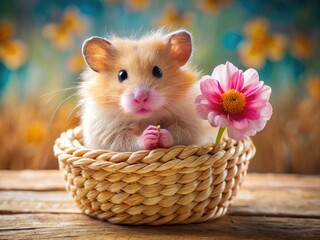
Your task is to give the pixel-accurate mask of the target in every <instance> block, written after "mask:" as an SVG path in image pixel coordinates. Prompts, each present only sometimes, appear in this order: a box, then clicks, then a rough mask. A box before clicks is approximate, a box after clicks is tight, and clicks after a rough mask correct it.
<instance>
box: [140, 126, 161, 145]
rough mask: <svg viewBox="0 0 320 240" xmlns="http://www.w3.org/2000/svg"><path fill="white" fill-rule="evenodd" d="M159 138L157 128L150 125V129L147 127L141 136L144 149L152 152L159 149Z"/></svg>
mask: <svg viewBox="0 0 320 240" xmlns="http://www.w3.org/2000/svg"><path fill="white" fill-rule="evenodd" d="M160 132H161V131H160ZM159 136H160V133H159V131H158V128H157V127H156V126H152V125H150V126H149V127H147V128H146V129H145V130H144V131H143V133H142V135H141V138H142V145H143V148H144V149H147V150H152V149H155V148H157V147H159V144H158V142H159Z"/></svg>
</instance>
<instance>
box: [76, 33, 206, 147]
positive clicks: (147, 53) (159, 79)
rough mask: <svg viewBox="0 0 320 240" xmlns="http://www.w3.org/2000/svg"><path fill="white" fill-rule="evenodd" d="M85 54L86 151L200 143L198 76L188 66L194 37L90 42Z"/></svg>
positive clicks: (177, 35) (82, 93)
mask: <svg viewBox="0 0 320 240" xmlns="http://www.w3.org/2000/svg"><path fill="white" fill-rule="evenodd" d="M82 53H83V57H84V59H85V61H86V63H87V65H88V68H87V70H85V71H84V73H83V74H82V77H83V80H84V81H83V82H82V83H81V86H80V96H81V107H82V110H81V124H82V127H83V140H84V144H85V146H86V147H88V148H93V149H110V150H113V151H136V150H140V149H153V148H156V147H170V146H172V145H177V144H184V145H190V144H197V143H199V138H200V136H201V134H202V129H201V125H202V123H201V121H202V120H201V119H200V118H199V117H197V116H196V113H195V110H194V99H195V95H196V93H195V91H194V90H193V89H194V87H193V86H194V83H195V80H196V79H197V77H198V76H197V74H196V72H195V71H193V70H191V68H190V67H188V66H187V62H188V60H189V58H190V56H191V53H192V40H191V35H190V33H188V32H187V31H184V30H180V31H176V32H173V33H169V34H167V35H165V34H163V33H162V32H156V33H152V34H149V35H147V36H145V37H143V38H141V39H139V40H132V39H121V38H116V37H113V38H112V39H110V40H106V39H103V38H99V37H92V38H89V39H87V40H86V41H85V42H84V44H83V47H82ZM158 125H160V126H161V129H160V128H159V126H158Z"/></svg>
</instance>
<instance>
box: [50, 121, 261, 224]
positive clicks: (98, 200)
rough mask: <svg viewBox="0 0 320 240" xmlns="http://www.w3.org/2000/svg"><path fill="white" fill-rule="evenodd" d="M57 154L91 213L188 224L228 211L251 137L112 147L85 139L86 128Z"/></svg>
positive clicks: (67, 138) (64, 141) (69, 135)
mask: <svg viewBox="0 0 320 240" xmlns="http://www.w3.org/2000/svg"><path fill="white" fill-rule="evenodd" d="M54 154H55V156H56V157H57V158H58V160H59V167H60V170H61V171H62V172H63V175H64V178H65V180H66V189H67V191H69V192H71V194H72V196H73V198H74V200H75V202H76V203H77V204H78V206H79V207H80V208H81V209H82V210H83V212H84V213H85V214H87V215H90V216H92V217H95V218H99V219H102V220H105V221H108V222H110V223H114V224H134V225H138V224H148V225H162V224H186V223H195V222H205V221H210V220H213V219H216V218H219V217H221V216H223V215H225V214H226V212H227V209H228V206H229V205H230V204H231V201H232V199H233V198H234V197H235V196H236V194H237V191H238V189H239V188H240V185H241V183H242V181H243V180H244V178H245V175H246V173H247V169H248V165H249V161H250V159H251V158H252V157H253V156H254V154H255V146H254V145H253V143H252V141H251V139H250V138H249V137H247V138H245V139H244V140H242V141H239V142H237V141H234V140H232V139H230V138H228V137H225V138H224V139H223V141H222V142H221V143H220V144H219V145H217V146H213V145H209V144H208V145H206V146H196V145H191V146H182V145H179V146H174V147H171V148H169V149H164V148H158V149H154V150H140V151H137V152H112V151H108V150H91V149H87V148H85V147H84V146H83V145H82V129H81V127H77V128H75V129H69V130H68V131H66V132H64V133H62V134H61V136H60V137H59V138H58V139H57V140H56V142H55V145H54Z"/></svg>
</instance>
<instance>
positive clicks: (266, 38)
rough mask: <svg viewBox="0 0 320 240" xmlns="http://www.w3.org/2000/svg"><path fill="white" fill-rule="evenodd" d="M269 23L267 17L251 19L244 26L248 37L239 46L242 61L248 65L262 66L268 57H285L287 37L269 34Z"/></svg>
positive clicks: (278, 58) (276, 59)
mask: <svg viewBox="0 0 320 240" xmlns="http://www.w3.org/2000/svg"><path fill="white" fill-rule="evenodd" d="M268 29H269V23H268V21H267V20H266V19H265V18H256V19H253V20H251V21H249V22H248V23H247V24H246V25H245V27H244V33H245V35H246V37H247V41H245V42H244V43H243V44H242V45H240V47H239V49H238V50H239V55H240V60H241V62H242V63H243V64H244V65H245V66H246V67H254V68H261V67H262V66H263V65H264V64H265V61H266V59H267V58H268V59H270V60H272V61H279V60H281V59H282V58H283V56H284V53H285V48H286V39H285V37H284V35H282V34H272V35H271V34H269V31H268Z"/></svg>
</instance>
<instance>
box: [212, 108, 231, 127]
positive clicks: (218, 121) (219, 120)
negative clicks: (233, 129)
mask: <svg viewBox="0 0 320 240" xmlns="http://www.w3.org/2000/svg"><path fill="white" fill-rule="evenodd" d="M208 120H209V123H210V124H211V126H213V127H223V128H225V127H227V126H229V121H228V119H227V118H226V117H225V116H224V115H217V114H216V113H214V112H210V113H209V115H208Z"/></svg>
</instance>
